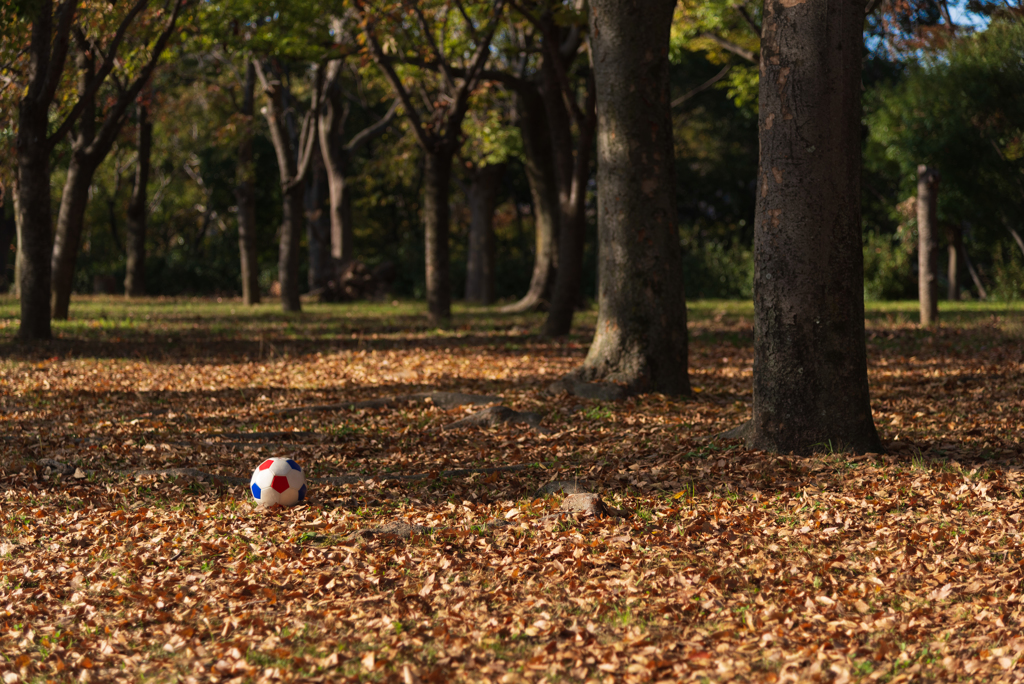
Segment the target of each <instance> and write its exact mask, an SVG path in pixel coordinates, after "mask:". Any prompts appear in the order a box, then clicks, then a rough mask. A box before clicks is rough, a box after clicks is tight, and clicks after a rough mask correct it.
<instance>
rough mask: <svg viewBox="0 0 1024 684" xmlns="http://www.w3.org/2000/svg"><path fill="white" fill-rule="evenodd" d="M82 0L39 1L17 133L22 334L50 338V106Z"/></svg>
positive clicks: (53, 140) (21, 335)
mask: <svg viewBox="0 0 1024 684" xmlns="http://www.w3.org/2000/svg"><path fill="white" fill-rule="evenodd" d="M77 5H78V3H77V2H76V0H63V2H61V3H59V5H58V6H57V7H54V3H53V1H52V0H40V2H38V3H37V4H36V5H35V16H34V17H33V21H32V37H31V42H30V44H29V48H28V50H29V56H30V60H29V68H28V87H27V88H26V89H25V91H24V93H23V95H22V97H21V100H20V101H19V102H18V134H17V138H16V139H15V149H16V152H17V165H18V181H17V188H16V189H15V192H16V193H17V197H16V200H15V209H16V212H17V216H18V218H17V232H18V254H17V257H16V258H17V262H16V263H17V265H16V268H15V270H16V272H17V275H16V277H17V281H18V282H17V287H18V296H19V298H20V300H21V301H20V305H21V325H20V327H19V328H18V337H19V338H21V339H23V340H47V339H50V335H51V332H50V253H51V252H52V247H53V237H52V223H53V219H52V215H51V210H50V153H51V152H52V151H53V146H54V144H55V143H56V140H55V139H53V138H48V137H47V133H48V132H49V131H48V127H49V116H48V114H49V110H50V105H51V104H52V102H53V98H54V94H55V93H56V90H57V86H58V84H59V83H60V78H61V74H62V73H63V71H64V63H65V61H66V59H67V53H68V34H69V33H70V31H71V22H72V20H73V19H74V16H75V9H76V8H77Z"/></svg>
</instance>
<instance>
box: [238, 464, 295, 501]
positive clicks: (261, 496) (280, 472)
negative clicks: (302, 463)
mask: <svg viewBox="0 0 1024 684" xmlns="http://www.w3.org/2000/svg"><path fill="white" fill-rule="evenodd" d="M249 491H251V492H252V498H254V499H256V502H257V503H261V504H263V505H264V506H273V505H274V504H281V505H282V506H294V505H295V504H297V503H299V502H300V501H302V500H303V499H305V498H306V476H305V475H303V474H302V468H301V467H299V464H298V463H296V462H295V461H293V460H292V459H290V458H268V459H267V460H265V461H263V463H260V464H259V465H258V466H256V470H254V471H253V473H252V479H251V480H249Z"/></svg>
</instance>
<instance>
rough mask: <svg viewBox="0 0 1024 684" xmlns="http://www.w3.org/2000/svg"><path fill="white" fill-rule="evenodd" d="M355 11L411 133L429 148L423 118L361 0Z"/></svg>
mask: <svg viewBox="0 0 1024 684" xmlns="http://www.w3.org/2000/svg"><path fill="white" fill-rule="evenodd" d="M355 6H356V11H357V12H359V14H360V15H361V18H362V19H363V21H364V23H365V26H364V28H363V34H364V35H365V36H366V43H367V47H369V48H370V55H371V56H372V57H373V61H375V62H376V63H377V66H379V67H380V70H381V71H383V72H384V78H385V79H386V80H387V81H388V83H390V84H391V87H392V89H393V90H394V91H395V95H397V96H398V99H400V100H401V101H402V106H403V107H405V115H406V116H407V117H409V121H410V122H412V131H413V135H415V136H416V140H417V142H419V144H420V145H421V146H422V147H423V148H424V149H430V148H431V147H433V142H434V141H433V140H432V139H431V137H430V136H428V134H427V132H426V130H424V128H423V119H421V118H420V115H419V112H418V111H416V108H415V107H413V106H412V98H411V97H410V96H409V91H408V90H407V89H406V87H405V85H404V84H403V83H402V79H400V78H399V77H398V74H397V73H396V72H395V67H394V65H393V64H392V63H391V60H390V59H388V57H387V55H385V54H384V51H383V50H382V49H381V47H380V43H379V42H378V41H377V36H376V35H374V31H373V28H374V27H373V23H372V22H371V21H370V18H369V17H368V16H367V14H366V11H365V8H364V5H363V2H362V0H355Z"/></svg>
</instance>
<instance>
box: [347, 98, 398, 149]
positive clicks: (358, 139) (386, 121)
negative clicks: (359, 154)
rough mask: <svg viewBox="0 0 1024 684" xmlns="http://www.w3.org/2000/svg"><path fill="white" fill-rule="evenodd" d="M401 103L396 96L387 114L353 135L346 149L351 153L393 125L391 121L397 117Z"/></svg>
mask: <svg viewBox="0 0 1024 684" xmlns="http://www.w3.org/2000/svg"><path fill="white" fill-rule="evenodd" d="M401 103H402V101H401V100H399V99H398V98H397V97H396V98H395V99H394V101H393V102H392V103H391V108H390V109H388V112H387V114H385V115H384V116H382V117H381V119H380V121H378V122H377V123H375V124H372V125H370V126H367V127H366V128H364V129H363V130H361V131H359V132H358V133H356V134H355V135H354V136H352V139H351V140H349V142H348V144H347V145H345V151H347V152H349V153H352V152H355V151H356V150H357V149H359V148H360V147H361V146H363V145H365V144H366V143H367V142H369V141H370V140H372V139H373V138H375V137H377V136H378V135H380V134H381V133H383V132H384V130H385V129H387V127H388V126H389V125H391V121H392V120H393V119H394V118H395V113H396V112H398V105H400V104H401Z"/></svg>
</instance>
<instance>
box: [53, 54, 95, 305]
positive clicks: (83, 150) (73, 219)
mask: <svg viewBox="0 0 1024 684" xmlns="http://www.w3.org/2000/svg"><path fill="white" fill-rule="evenodd" d="M76 62H77V67H78V71H79V80H78V96H79V98H82V99H83V100H84V101H85V103H86V104H85V108H84V109H83V111H82V116H81V119H80V120H79V121H80V122H79V126H78V131H77V133H76V135H75V137H74V139H73V140H72V143H71V161H70V162H69V164H68V175H67V178H66V179H65V182H64V192H63V194H62V195H61V198H60V209H58V211H57V231H56V235H55V236H54V242H53V255H52V258H51V262H50V269H51V274H52V278H53V281H52V289H53V291H52V293H51V301H50V313H51V315H52V316H53V318H56V319H58V320H67V317H68V306H69V304H70V302H71V290H72V288H73V286H74V280H75V261H76V259H77V257H78V248H79V245H80V244H81V241H82V228H83V224H84V222H85V208H86V206H87V205H88V203H89V186H90V185H92V178H93V175H95V173H96V168H97V167H98V166H99V161H98V160H97V157H96V155H94V154H89V147H90V146H91V145H92V144H93V142H94V140H95V138H96V99H95V97H88V92H89V88H90V86H91V85H92V81H93V78H94V72H95V64H94V61H93V57H92V56H91V55H89V54H86V53H84V52H80V53H79V55H78V57H77V60H76ZM86 98H87V99H86ZM101 159H102V158H101Z"/></svg>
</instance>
